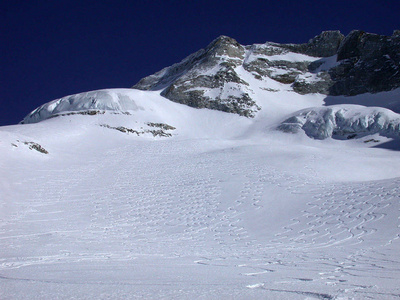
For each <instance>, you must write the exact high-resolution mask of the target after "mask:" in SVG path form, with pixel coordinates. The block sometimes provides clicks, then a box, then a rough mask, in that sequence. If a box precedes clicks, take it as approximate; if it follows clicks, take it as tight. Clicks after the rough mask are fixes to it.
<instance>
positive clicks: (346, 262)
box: [0, 90, 400, 299]
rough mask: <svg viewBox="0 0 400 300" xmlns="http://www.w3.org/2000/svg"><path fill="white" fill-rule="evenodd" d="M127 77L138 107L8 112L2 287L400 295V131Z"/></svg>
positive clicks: (2, 177)
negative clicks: (305, 122)
mask: <svg viewBox="0 0 400 300" xmlns="http://www.w3.org/2000/svg"><path fill="white" fill-rule="evenodd" d="M112 92H113V93H115V94H118V93H120V94H121V95H122V94H123V95H128V96H129V97H130V98H134V99H135V105H136V106H137V108H138V109H136V110H135V109H129V110H127V111H129V114H123V113H121V111H120V110H119V109H118V110H112V111H110V110H104V111H103V112H102V113H99V114H95V115H80V114H64V115H63V116H58V117H54V118H50V119H48V120H45V121H42V122H39V123H35V124H25V125H15V126H7V127H1V128H0V299H76V298H78V299H353V298H354V299H366V298H372V299H397V298H400V287H399V280H400V257H399V253H400V238H399V237H400V227H399V226H400V219H399V216H400V211H399V209H400V152H399V151H394V150H389V149H386V148H388V147H391V148H392V149H395V148H396V145H397V144H396V143H395V142H393V141H392V140H390V139H389V138H384V137H381V136H378V135H374V136H372V137H371V136H369V137H364V138H360V139H357V140H349V141H342V140H332V139H327V140H324V141H320V140H314V139H310V138H308V137H307V136H305V135H304V134H297V135H292V134H285V133H282V132H278V131H276V130H275V129H273V128H276V126H275V125H276V123H274V124H275V125H274V124H272V123H268V122H269V121H268V120H272V121H273V122H275V121H276V120H278V119H279V118H281V119H282V120H283V119H284V118H283V116H282V115H280V117H279V109H278V107H279V106H278V100H275V101H276V105H275V106H274V105H271V111H270V112H268V111H267V110H266V111H267V112H266V114H271V113H272V114H276V116H275V118H273V116H272V117H271V118H270V119H268V118H264V117H265V115H262V114H261V113H260V117H256V118H255V119H247V118H244V117H240V116H237V115H234V114H227V113H222V112H218V111H210V110H206V109H201V110H200V109H192V108H190V107H186V106H183V105H180V104H176V103H173V102H170V101H168V100H165V99H163V98H162V97H160V96H159V95H158V94H157V93H156V92H142V91H123V90H117V91H115V90H114V91H112ZM288 95H289V92H288ZM288 97H289V96H288ZM271 99H272V97H271ZM302 99H303V100H302V101H304V105H303V107H302V108H305V107H307V106H306V105H308V106H313V105H309V104H311V103H315V102H317V101H320V99H319V98H318V97H317V96H315V95H314V96H310V98H309V100H304V99H306V98H302ZM264 101H268V99H264ZM307 101H309V103H306V102H307ZM271 104H274V103H273V102H271ZM297 106H301V104H299V103H297ZM297 106H296V110H297V109H301V107H300V108H298V107H297ZM314 106H315V105H314ZM282 107H283V108H282V111H284V112H286V111H288V110H289V108H288V106H283V104H282ZM96 109H98V108H96ZM68 111H72V109H71V110H69V109H68ZM261 116H262V117H261ZM272 121H271V122H272ZM149 124H150V125H149ZM151 124H168V125H169V126H171V127H173V128H175V129H171V127H166V126H164V127H159V128H167V129H165V131H166V132H168V133H170V134H171V136H169V137H165V136H153V135H152V134H151V132H150V131H146V130H149V128H153V127H152V126H154V125H151ZM273 125H274V126H273ZM116 128H120V129H121V128H128V129H131V130H132V131H125V132H123V131H121V130H116ZM136 132H141V134H138V133H136ZM142 133H143V134H142ZM29 143H36V144H37V145H40V146H41V147H43V149H46V151H48V154H45V153H42V152H40V151H36V149H35V148H32V149H31V148H30V147H29V146H31V145H33V144H29ZM396 149H397V150H398V149H399V148H396Z"/></svg>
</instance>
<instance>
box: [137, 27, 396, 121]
mask: <svg viewBox="0 0 400 300" xmlns="http://www.w3.org/2000/svg"><path fill="white" fill-rule="evenodd" d="M399 51H400V36H399V35H398V34H396V32H395V33H394V34H393V36H391V37H388V36H381V35H377V34H369V33H365V32H362V31H352V32H351V33H350V34H349V35H348V36H347V37H345V38H344V36H343V35H342V34H341V33H340V32H339V31H325V32H322V33H321V34H320V35H318V36H316V37H314V38H313V39H311V40H310V41H309V42H308V43H304V44H278V43H272V42H267V43H265V44H254V45H250V46H243V45H241V44H240V43H238V42H237V41H236V40H234V39H232V38H229V37H226V36H221V37H219V38H217V39H216V40H214V41H213V42H212V43H211V44H210V45H208V46H207V47H206V48H205V49H201V50H199V51H197V52H196V53H194V54H192V55H190V56H188V57H187V58H185V59H184V60H182V61H181V62H180V63H177V64H174V65H172V66H170V67H167V68H164V69H163V70H161V71H159V72H157V73H155V74H153V75H150V76H148V77H145V78H143V79H142V80H140V81H139V82H138V83H137V84H135V85H134V86H133V88H136V89H140V90H153V91H156V90H158V91H160V92H161V94H162V95H163V96H165V97H166V98H168V99H170V100H172V101H175V102H178V103H183V104H187V105H189V106H192V107H196V108H204V107H205V108H211V109H216V110H221V111H225V112H231V113H236V114H239V115H243V116H247V117H254V116H255V115H256V114H257V112H258V111H259V110H260V107H261V105H260V103H259V102H258V101H257V99H256V98H257V97H254V94H257V93H259V91H258V89H257V87H255V86H254V84H252V83H251V82H250V80H249V77H252V78H255V79H256V80H259V81H260V82H261V84H262V85H263V88H264V89H267V90H268V89H269V90H271V89H276V88H273V86H276V84H277V83H278V84H281V87H280V88H279V89H278V90H291V91H294V92H296V93H299V94H301V95H305V94H312V93H319V94H324V95H335V96H338V95H348V96H354V95H359V94H363V93H378V92H382V91H391V90H393V89H396V88H398V87H400V72H399V65H400V56H399ZM271 80H272V81H271ZM273 81H275V83H272V82H273ZM266 109H268V108H266Z"/></svg>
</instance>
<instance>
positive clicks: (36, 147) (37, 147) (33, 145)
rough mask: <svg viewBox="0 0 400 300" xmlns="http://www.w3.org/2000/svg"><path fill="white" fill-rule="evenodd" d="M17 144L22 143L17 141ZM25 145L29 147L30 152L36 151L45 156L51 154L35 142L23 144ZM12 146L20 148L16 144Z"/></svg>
mask: <svg viewBox="0 0 400 300" xmlns="http://www.w3.org/2000/svg"><path fill="white" fill-rule="evenodd" d="M17 142H20V141H19V140H17ZM23 143H24V145H27V146H28V147H29V149H30V150H36V151H38V152H40V153H43V154H49V152H48V151H47V150H46V149H45V148H43V147H42V146H41V145H39V144H38V143H35V142H23ZM11 145H13V146H14V147H18V146H17V145H16V144H11Z"/></svg>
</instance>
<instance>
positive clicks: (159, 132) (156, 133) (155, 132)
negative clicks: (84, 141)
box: [100, 123, 175, 137]
mask: <svg viewBox="0 0 400 300" xmlns="http://www.w3.org/2000/svg"><path fill="white" fill-rule="evenodd" d="M149 124H153V125H156V126H150V125H148V126H150V127H160V128H161V127H165V128H169V129H165V128H162V129H158V130H155V129H142V130H141V131H139V130H136V129H132V128H127V127H124V126H118V127H114V126H110V125H108V124H100V126H101V127H105V128H108V129H114V130H118V131H120V132H123V133H127V134H130V133H132V134H136V135H137V136H140V135H143V134H146V133H150V134H152V135H153V137H156V136H159V137H171V136H172V134H170V133H168V132H165V131H164V130H173V129H175V127H173V126H170V125H168V124H162V123H149ZM172 128H173V129H172Z"/></svg>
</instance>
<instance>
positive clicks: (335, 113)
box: [278, 105, 400, 140]
mask: <svg viewBox="0 0 400 300" xmlns="http://www.w3.org/2000/svg"><path fill="white" fill-rule="evenodd" d="M278 129H279V130H282V131H284V132H292V133H296V132H299V131H300V130H303V131H304V132H305V134H306V135H307V136H309V137H312V138H314V139H320V140H322V139H326V138H328V137H333V138H338V139H351V138H356V137H362V136H366V135H371V134H376V133H378V134H380V135H382V136H386V137H389V138H399V137H400V114H396V113H394V112H392V111H391V110H389V109H385V108H378V107H364V106H360V105H335V106H328V107H312V108H307V109H304V110H301V111H299V112H296V113H294V114H293V115H292V116H291V117H289V118H288V119H286V120H285V121H283V122H282V123H281V124H280V125H279V126H278Z"/></svg>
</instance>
